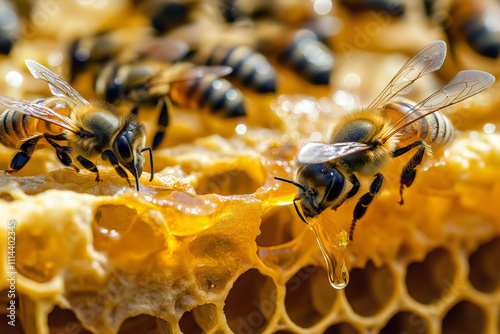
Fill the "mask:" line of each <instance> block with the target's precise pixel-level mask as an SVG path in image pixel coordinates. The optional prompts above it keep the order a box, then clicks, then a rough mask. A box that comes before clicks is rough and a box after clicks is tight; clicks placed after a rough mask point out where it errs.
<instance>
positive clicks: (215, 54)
mask: <svg viewBox="0 0 500 334" xmlns="http://www.w3.org/2000/svg"><path fill="white" fill-rule="evenodd" d="M207 65H227V66H230V67H231V68H232V69H233V73H231V75H232V76H233V77H235V78H236V79H237V80H238V81H239V82H241V84H242V85H244V86H247V87H249V88H251V89H253V90H254V91H256V92H258V93H273V92H275V91H276V70H275V69H274V67H273V66H272V65H271V64H270V63H269V61H268V60H267V58H266V57H265V56H264V55H262V54H261V53H258V52H255V51H253V50H252V49H250V48H249V47H247V46H236V47H233V48H229V49H227V48H223V47H215V48H214V50H213V51H212V53H211V55H210V57H209V58H208V59H207Z"/></svg>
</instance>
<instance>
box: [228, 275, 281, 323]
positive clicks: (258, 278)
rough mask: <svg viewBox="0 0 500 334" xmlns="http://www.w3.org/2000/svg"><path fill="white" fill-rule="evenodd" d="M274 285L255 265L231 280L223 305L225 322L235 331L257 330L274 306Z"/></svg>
mask: <svg viewBox="0 0 500 334" xmlns="http://www.w3.org/2000/svg"><path fill="white" fill-rule="evenodd" d="M276 296H277V291H276V286H275V284H274V282H273V281H272V279H271V278H270V277H268V276H264V275H262V274H261V273H260V272H259V271H258V270H257V269H250V270H248V271H247V272H245V273H244V274H242V275H241V276H240V277H239V278H238V279H237V280H236V282H235V283H234V285H233V287H232V289H231V291H230V292H229V294H228V296H227V298H226V303H225V305H224V313H225V315H226V319H227V323H228V325H229V327H230V328H231V330H232V331H233V332H235V333H261V332H262V331H263V330H264V329H265V328H266V326H267V324H268V322H269V319H270V318H271V317H272V316H273V314H274V312H275V310H276Z"/></svg>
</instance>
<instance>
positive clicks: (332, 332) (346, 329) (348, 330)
mask: <svg viewBox="0 0 500 334" xmlns="http://www.w3.org/2000/svg"><path fill="white" fill-rule="evenodd" d="M359 333H360V332H359V331H358V330H357V329H356V328H355V327H354V326H353V325H351V324H350V323H348V322H341V323H338V324H335V325H332V326H330V327H328V328H327V329H326V330H325V331H324V332H323V334H359Z"/></svg>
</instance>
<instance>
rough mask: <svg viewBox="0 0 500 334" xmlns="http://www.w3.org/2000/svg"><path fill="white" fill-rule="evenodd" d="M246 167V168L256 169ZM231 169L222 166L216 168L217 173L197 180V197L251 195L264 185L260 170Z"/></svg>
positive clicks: (262, 174) (230, 167)
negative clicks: (208, 195) (207, 195)
mask: <svg viewBox="0 0 500 334" xmlns="http://www.w3.org/2000/svg"><path fill="white" fill-rule="evenodd" d="M249 163H250V162H249ZM250 164H252V163H250ZM235 165H236V164H235ZM238 165H239V166H245V165H241V164H238ZM247 166H248V168H254V167H258V166H250V165H247ZM228 167H229V168H228ZM233 167H234V166H233ZM233 167H232V166H223V167H220V168H217V170H218V172H215V173H211V172H206V174H204V175H203V176H201V177H200V179H199V180H198V184H197V185H196V187H195V190H196V193H197V194H199V195H206V194H219V195H225V196H227V195H243V194H252V193H254V192H255V191H256V190H257V189H258V188H259V187H261V186H262V185H263V184H264V181H265V178H264V172H263V170H262V168H257V169H255V168H254V169H253V170H245V169H238V168H233ZM214 170H215V168H214ZM220 170H223V171H220Z"/></svg>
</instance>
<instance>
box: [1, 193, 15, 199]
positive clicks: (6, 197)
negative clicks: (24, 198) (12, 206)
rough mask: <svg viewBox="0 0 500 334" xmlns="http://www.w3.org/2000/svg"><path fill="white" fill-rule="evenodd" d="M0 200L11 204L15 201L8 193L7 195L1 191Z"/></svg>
mask: <svg viewBox="0 0 500 334" xmlns="http://www.w3.org/2000/svg"><path fill="white" fill-rule="evenodd" d="M0 200H2V201H5V202H12V201H14V200H15V198H14V196H12V195H11V194H10V193H8V192H6V191H2V192H0Z"/></svg>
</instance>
